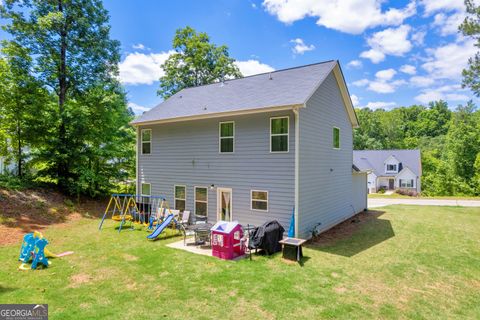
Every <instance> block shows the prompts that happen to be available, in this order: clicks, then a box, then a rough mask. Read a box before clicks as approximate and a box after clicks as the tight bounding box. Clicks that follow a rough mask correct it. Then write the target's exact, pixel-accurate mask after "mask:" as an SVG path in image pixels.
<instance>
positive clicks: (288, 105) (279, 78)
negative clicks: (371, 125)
mask: <svg viewBox="0 0 480 320" xmlns="http://www.w3.org/2000/svg"><path fill="white" fill-rule="evenodd" d="M332 71H333V72H334V74H335V77H336V79H337V83H338V84H339V88H340V91H341V92H343V93H345V94H343V93H342V98H343V99H344V102H345V106H346V108H347V109H349V110H348V114H349V117H350V120H351V122H352V125H353V126H357V125H358V121H357V118H356V115H355V110H354V109H353V105H352V103H351V100H350V96H349V95H348V90H347V89H346V84H345V80H344V79H343V74H342V73H341V70H340V67H339V64H338V62H337V61H326V62H322V63H317V64H312V65H307V66H301V67H295V68H291V69H284V70H278V71H274V72H270V73H264V74H258V75H254V76H249V77H244V78H240V79H233V80H227V81H225V82H223V83H213V84H209V85H204V86H198V87H191V88H186V89H183V90H181V91H180V92H177V93H176V94H175V95H173V96H171V97H170V98H169V99H167V100H165V101H163V102H162V103H160V104H159V105H157V106H156V107H154V108H153V109H151V110H149V111H147V112H145V113H144V114H143V115H141V116H140V117H139V118H137V119H136V120H134V121H132V124H133V125H141V124H152V123H162V122H172V121H183V120H196V119H202V118H212V117H216V116H217V117H220V116H225V115H236V114H247V113H252V112H268V111H275V110H284V109H293V108H298V107H302V106H304V104H305V103H306V101H307V100H308V99H309V98H310V96H311V95H312V94H313V93H314V92H315V90H316V89H317V88H318V87H319V86H320V85H321V84H322V83H323V81H324V80H325V79H326V78H327V76H328V75H329V74H330V73H331V72H332ZM342 88H343V89H342Z"/></svg>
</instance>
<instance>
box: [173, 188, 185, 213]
mask: <svg viewBox="0 0 480 320" xmlns="http://www.w3.org/2000/svg"><path fill="white" fill-rule="evenodd" d="M186 200H187V187H186V186H175V209H176V210H180V211H181V212H183V211H185V202H186Z"/></svg>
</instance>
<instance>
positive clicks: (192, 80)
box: [157, 26, 242, 99]
mask: <svg viewBox="0 0 480 320" xmlns="http://www.w3.org/2000/svg"><path fill="white" fill-rule="evenodd" d="M173 49H174V50H175V53H174V54H172V55H170V57H169V58H168V59H167V60H166V61H165V63H164V64H163V65H162V69H163V71H164V72H165V75H164V76H163V77H161V78H160V89H159V90H158V92H157V93H158V95H160V96H161V97H163V98H164V99H166V98H168V97H170V96H172V95H174V94H175V93H177V92H178V91H180V90H182V89H184V88H187V87H193V86H199V85H204V84H210V83H214V82H217V81H222V80H224V79H228V78H239V77H241V76H242V74H241V73H240V71H239V69H238V67H237V66H236V65H235V63H234V62H235V60H234V59H233V58H231V57H230V55H229V53H228V47H227V46H225V45H222V46H216V45H215V44H213V43H211V42H210V37H209V36H208V35H207V34H206V33H205V32H200V33H197V32H196V31H195V30H194V29H193V28H191V27H188V26H187V27H185V28H183V29H178V30H177V31H176V33H175V37H174V38H173Z"/></svg>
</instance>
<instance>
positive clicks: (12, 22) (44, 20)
mask: <svg viewBox="0 0 480 320" xmlns="http://www.w3.org/2000/svg"><path fill="white" fill-rule="evenodd" d="M4 2H5V3H4V5H3V6H1V7H0V13H1V18H3V19H6V20H7V21H8V23H7V24H6V25H5V26H3V29H4V30H5V31H6V32H8V33H9V34H10V36H11V40H8V41H5V42H4V45H7V44H8V43H16V44H17V45H18V46H19V47H21V48H22V49H23V50H24V51H25V52H28V54H29V56H30V58H31V61H32V68H31V69H32V72H31V73H30V74H31V76H33V77H34V78H35V80H36V81H38V82H39V83H40V84H41V85H42V86H43V87H44V88H48V89H49V91H50V92H51V94H52V95H53V96H54V97H55V100H56V108H55V109H45V108H44V109H43V110H46V112H47V115H46V118H47V120H48V122H49V124H50V128H49V129H48V131H47V132H44V137H45V140H48V141H45V143H44V144H43V145H42V147H41V148H39V152H40V155H39V160H42V161H43V164H44V165H43V166H42V168H41V170H40V174H42V175H44V176H45V177H46V178H48V179H50V180H56V181H57V182H58V184H59V186H60V187H62V188H63V189H64V190H68V191H71V192H72V188H73V189H75V190H77V191H78V190H83V189H82V188H83V187H78V185H76V183H77V182H79V181H81V180H82V175H83V174H84V173H85V171H82V170H80V169H79V166H80V161H79V159H84V158H82V157H84V156H85V155H87V154H88V152H89V151H91V150H92V149H93V148H100V149H101V148H103V147H105V146H106V145H108V144H109V143H110V142H111V141H115V139H116V138H115V137H116V135H117V133H116V132H114V131H112V130H111V126H112V123H113V121H118V122H116V123H115V124H114V125H113V126H116V128H121V127H123V126H126V125H127V124H128V121H129V119H131V114H130V113H129V111H128V110H127V107H126V101H125V94H124V92H123V90H121V89H120V86H119V85H118V82H117V80H116V77H117V75H118V62H119V60H120V54H119V48H120V44H119V42H118V41H115V40H112V39H110V26H109V16H108V12H107V11H106V10H105V9H104V8H103V5H102V2H101V1H100V0H6V1H4ZM107 102H108V103H107ZM112 104H115V105H112ZM98 108H103V109H102V110H99V109H98ZM93 124H94V125H93ZM105 128H108V130H107V129H105ZM104 129H105V131H103V130H104ZM92 135H97V138H98V139H96V140H95V141H96V143H92V141H91V140H90V139H91V137H92ZM100 140H101V141H100ZM129 143H133V142H132V140H130V141H129ZM97 151H98V150H97ZM111 156H112V155H111ZM113 156H114V155H113ZM109 161H113V160H112V158H110V159H109V160H106V162H103V164H105V163H109ZM98 165H99V166H101V163H99V164H98ZM95 172H97V173H99V174H102V173H101V172H102V171H101V170H100V169H99V170H96V171H95ZM103 178H108V177H105V176H103Z"/></svg>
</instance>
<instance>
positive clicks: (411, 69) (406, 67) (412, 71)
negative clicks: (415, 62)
mask: <svg viewBox="0 0 480 320" xmlns="http://www.w3.org/2000/svg"><path fill="white" fill-rule="evenodd" d="M400 71H401V72H403V73H406V74H409V75H414V74H415V73H417V68H415V66H412V65H411V64H404V65H403V66H401V67H400Z"/></svg>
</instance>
